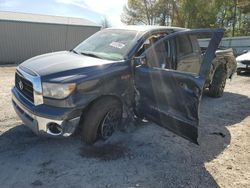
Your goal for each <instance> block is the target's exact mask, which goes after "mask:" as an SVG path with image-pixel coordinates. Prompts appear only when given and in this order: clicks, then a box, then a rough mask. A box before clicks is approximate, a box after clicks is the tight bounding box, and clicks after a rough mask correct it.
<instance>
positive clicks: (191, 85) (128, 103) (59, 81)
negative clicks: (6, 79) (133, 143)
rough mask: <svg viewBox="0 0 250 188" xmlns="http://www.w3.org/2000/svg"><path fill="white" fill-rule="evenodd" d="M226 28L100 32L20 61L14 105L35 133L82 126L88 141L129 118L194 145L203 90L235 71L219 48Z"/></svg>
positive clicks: (219, 89)
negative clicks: (205, 37) (204, 38)
mask: <svg viewBox="0 0 250 188" xmlns="http://www.w3.org/2000/svg"><path fill="white" fill-rule="evenodd" d="M223 32H224V31H223V30H222V29H195V30H190V29H185V28H176V27H161V26H126V27H124V28H108V29H104V30H101V31H99V32H97V33H95V34H94V35H92V36H91V37H89V38H88V39H86V40H85V41H83V42H82V43H80V44H79V45H78V46H77V47H76V48H74V49H72V50H70V51H62V52H55V53H48V54H44V55H40V56H37V57H33V58H31V59H29V60H27V61H25V62H23V63H22V64H20V65H19V66H18V67H17V68H16V74H15V86H14V87H13V88H12V102H13V106H14V109H15V111H16V113H17V114H18V116H19V117H20V118H21V119H22V121H23V123H24V124H25V125H27V126H28V127H29V128H30V129H32V130H33V132H35V133H36V134H38V135H47V136H52V137H61V136H70V135H72V134H73V133H74V132H75V131H76V130H80V131H81V134H82V138H83V141H84V142H85V143H87V144H93V143H94V142H95V141H96V140H98V139H104V140H105V139H107V138H109V137H110V136H111V135H112V133H113V132H114V131H115V130H116V129H118V128H119V127H122V122H123V119H124V118H126V117H128V116H129V115H130V117H136V118H141V119H143V118H145V119H147V120H148V121H152V122H154V123H156V124H158V125H160V126H162V127H164V128H167V129H168V130H170V131H172V132H174V133H176V134H177V135H179V136H182V137H184V138H186V139H188V140H190V141H191V142H193V143H197V138H198V124H199V104H200V101H201V96H202V93H203V91H204V90H208V93H209V95H211V96H213V97H220V96H221V95H222V94H223V90H224V87H225V83H226V78H230V77H231V76H232V74H233V73H234V72H235V70H236V61H235V58H234V56H233V52H232V50H225V51H223V50H220V51H216V50H217V48H218V46H219V43H220V41H221V38H222V36H223ZM206 33H209V34H210V36H211V41H210V43H209V45H208V47H207V48H206V49H201V48H200V46H199V44H198V39H197V36H198V35H200V34H206ZM131 114H132V115H131ZM78 127H79V129H78Z"/></svg>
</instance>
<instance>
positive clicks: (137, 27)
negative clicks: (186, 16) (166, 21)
mask: <svg viewBox="0 0 250 188" xmlns="http://www.w3.org/2000/svg"><path fill="white" fill-rule="evenodd" d="M107 29H121V30H134V31H138V32H150V31H156V30H172V31H173V32H177V31H183V30H188V29H186V28H181V27H170V26H157V25H128V26H121V27H111V28H107Z"/></svg>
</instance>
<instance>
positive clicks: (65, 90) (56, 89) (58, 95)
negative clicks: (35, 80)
mask: <svg viewBox="0 0 250 188" xmlns="http://www.w3.org/2000/svg"><path fill="white" fill-rule="evenodd" d="M75 88H76V85H75V84H55V83H46V82H44V83H43V96H44V97H50V98H55V99H63V98H66V97H67V96H69V95H70V94H71V93H72V92H73V91H74V90H75Z"/></svg>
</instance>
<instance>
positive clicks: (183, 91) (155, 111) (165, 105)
mask: <svg viewBox="0 0 250 188" xmlns="http://www.w3.org/2000/svg"><path fill="white" fill-rule="evenodd" d="M199 33H212V38H211V40H210V43H209V45H208V49H207V50H206V53H205V55H204V56H203V60H202V63H201V65H200V71H199V72H197V74H195V73H190V72H184V71H178V69H177V70H176V68H173V67H176V66H173V64H174V63H175V62H176V57H175V56H176V55H174V54H176V47H175V43H174V41H175V39H176V37H178V36H184V35H196V34H199ZM222 36H223V30H221V29H217V30H211V29H198V30H188V31H181V32H177V33H173V34H170V35H168V36H166V37H164V38H162V39H160V40H158V41H157V42H156V43H154V44H153V45H152V46H151V47H150V48H148V49H147V50H146V51H145V52H144V53H143V54H142V56H141V58H135V70H134V80H135V90H136V96H135V101H136V105H135V110H136V112H137V114H138V115H139V116H141V117H145V118H146V119H148V120H151V121H153V122H155V123H157V124H158V125H160V126H162V127H164V128H167V129H168V130H170V131H172V132H174V133H176V134H177V135H179V136H182V137H184V138H186V139H188V140H190V141H192V142H194V143H196V144H198V142H197V138H198V125H199V104H200V100H201V95H202V91H203V86H204V83H205V79H206V77H207V74H208V73H209V71H210V67H211V63H212V60H213V58H214V57H215V51H216V49H217V48H218V45H219V43H220V41H221V38H222ZM183 45H186V44H183Z"/></svg>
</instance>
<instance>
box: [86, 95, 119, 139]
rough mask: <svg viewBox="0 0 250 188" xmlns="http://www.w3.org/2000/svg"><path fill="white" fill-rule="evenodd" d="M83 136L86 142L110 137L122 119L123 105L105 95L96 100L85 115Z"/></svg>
mask: <svg viewBox="0 0 250 188" xmlns="http://www.w3.org/2000/svg"><path fill="white" fill-rule="evenodd" d="M83 119H84V120H83V124H82V138H83V141H84V142H85V143H86V144H93V143H94V142H95V141H96V140H97V139H99V138H101V139H103V140H106V139H108V138H109V137H110V136H111V135H112V134H113V132H114V131H115V129H116V128H117V126H118V125H119V123H120V122H121V119H122V105H121V103H120V102H119V101H118V100H116V99H114V98H112V97H105V98H103V99H100V100H98V101H97V102H95V103H94V104H93V105H92V106H91V107H90V108H89V110H88V111H87V113H86V114H85V115H84V117H83Z"/></svg>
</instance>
